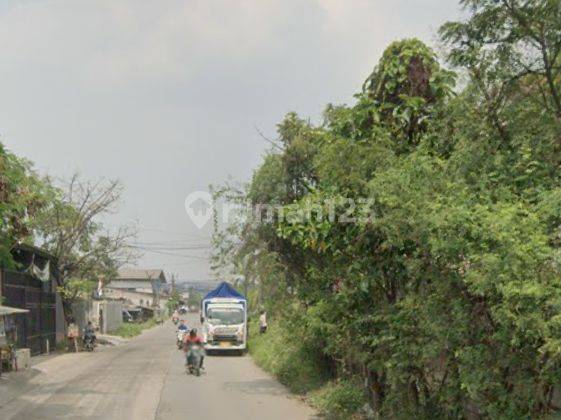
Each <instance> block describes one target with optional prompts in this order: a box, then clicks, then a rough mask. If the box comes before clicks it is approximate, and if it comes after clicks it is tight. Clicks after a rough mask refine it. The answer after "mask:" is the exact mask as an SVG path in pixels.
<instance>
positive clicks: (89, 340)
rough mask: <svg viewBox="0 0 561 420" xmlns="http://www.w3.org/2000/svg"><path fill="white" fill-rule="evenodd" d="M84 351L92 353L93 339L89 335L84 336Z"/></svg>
mask: <svg viewBox="0 0 561 420" xmlns="http://www.w3.org/2000/svg"><path fill="white" fill-rule="evenodd" d="M83 341H84V350H86V351H94V348H95V339H94V337H93V336H91V335H86V336H84V339H83Z"/></svg>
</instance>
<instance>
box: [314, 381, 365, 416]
mask: <svg viewBox="0 0 561 420" xmlns="http://www.w3.org/2000/svg"><path fill="white" fill-rule="evenodd" d="M310 403H311V404H312V406H314V407H315V408H316V409H317V410H318V411H319V413H320V414H322V415H324V416H325V417H326V418H328V419H351V418H359V416H360V415H361V409H362V408H363V407H364V405H365V404H366V399H365V398H364V390H363V388H362V386H361V384H360V383H358V382H357V381H353V380H345V379H340V380H337V381H332V382H329V383H327V384H326V385H324V386H323V387H322V388H320V389H318V390H317V391H315V392H313V393H312V394H311V395H310Z"/></svg>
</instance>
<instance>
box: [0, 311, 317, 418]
mask: <svg viewBox="0 0 561 420" xmlns="http://www.w3.org/2000/svg"><path fill="white" fill-rule="evenodd" d="M191 319H194V317H191ZM193 322H194V321H193ZM174 332H175V328H174V326H173V325H172V324H171V323H169V322H168V323H166V324H165V325H164V326H161V327H156V328H154V329H151V330H149V331H146V332H145V333H144V334H142V335H141V336H140V337H138V338H135V339H133V340H131V341H130V342H128V343H126V344H122V345H120V346H115V347H109V348H105V349H102V350H100V351H96V352H94V353H78V354H68V355H63V356H60V357H55V358H52V359H49V360H47V361H45V362H42V363H39V364H38V365H36V366H35V367H34V369H33V371H32V372H29V373H26V374H25V375H22V376H21V377H19V378H17V381H19V382H17V381H16V382H17V383H16V385H17V386H18V390H19V391H18V392H17V393H14V397H13V398H12V399H11V400H8V401H7V402H6V401H5V402H4V403H3V404H2V405H0V419H2V420H8V419H22V420H23V419H26V420H30V419H78V418H93V419H119V420H123V419H166V420H167V419H187V418H200V419H216V420H219V419H220V420H223V419H228V420H238V419H239V420H250V419H272V420H276V419H279V420H280V419H283V420H284V419H291V420H292V419H294V420H297V419H311V418H313V412H312V411H311V410H310V409H309V408H308V407H307V406H306V405H305V404H304V403H302V402H301V401H299V400H298V399H297V398H295V397H291V396H290V395H289V394H288V392H287V391H286V390H285V388H284V387H283V386H281V385H280V384H279V383H278V382H277V381H275V380H274V379H272V378H271V377H270V376H269V375H267V374H266V373H264V372H263V371H262V370H261V369H259V368H258V367H256V366H255V364H254V363H253V361H252V360H251V358H250V357H249V356H244V357H239V356H208V357H207V358H206V359H205V366H206V371H205V372H204V373H203V375H202V376H201V377H195V376H191V375H187V374H186V372H185V368H184V358H183V352H181V351H179V350H177V347H176V346H175V342H174V340H175V333H174ZM0 392H2V388H0Z"/></svg>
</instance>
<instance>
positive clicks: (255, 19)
mask: <svg viewBox="0 0 561 420" xmlns="http://www.w3.org/2000/svg"><path fill="white" fill-rule="evenodd" d="M458 16H459V7H458V5H457V2H456V1H454V0H369V1H367V0H278V1H277V0H270V1H269V0H230V1H226V0H157V1H156V0H150V1H148V0H146V1H143V0H105V1H102V0H97V1H96V0H89V1H77V0H1V1H0V135H1V137H0V141H1V142H3V143H4V144H5V145H6V146H7V147H8V148H9V149H10V150H12V151H13V152H15V153H17V154H18V155H20V156H25V157H27V158H29V159H31V160H32V161H33V162H35V165H36V167H37V169H38V170H39V172H41V173H43V174H50V175H53V176H57V177H60V176H68V175H69V174H71V173H73V172H75V171H79V172H80V173H81V174H82V175H83V176H84V177H87V178H92V179H95V178H99V177H106V178H118V179H120V180H121V181H122V183H123V184H124V186H125V188H126V191H125V194H124V196H123V200H122V203H121V206H120V209H119V213H118V214H117V215H115V216H113V217H111V218H110V219H109V220H107V223H109V224H111V225H116V224H119V223H126V222H130V221H134V222H135V223H137V224H138V227H139V239H138V241H139V242H142V243H149V244H150V245H151V246H153V247H158V246H160V245H164V246H169V247H170V248H183V247H185V248H189V247H192V246H196V247H200V246H201V245H205V244H208V243H209V239H208V238H209V237H210V230H209V229H208V228H206V229H203V230H199V229H197V228H196V227H195V226H194V225H193V223H191V221H190V220H189V219H188V217H187V215H186V213H185V210H184V200H185V197H186V196H187V195H188V194H189V193H191V192H192V191H195V190H205V189H207V187H208V185H209V184H211V183H213V184H216V183H221V182H223V181H225V180H226V179H227V178H228V177H229V176H231V177H233V178H234V179H236V180H239V181H247V180H248V179H249V177H250V176H251V173H252V171H253V170H254V169H255V168H256V167H257V165H258V164H259V162H260V161H261V158H262V156H263V153H264V152H265V151H266V150H267V149H268V144H267V143H266V142H265V141H263V140H262V139H261V138H260V137H259V135H258V134H257V133H256V131H255V128H254V127H259V128H260V130H261V131H262V132H264V133H265V134H266V135H267V136H271V137H275V124H276V123H277V122H279V120H280V119H281V118H282V117H283V115H284V114H285V113H287V112H289V111H296V112H298V113H299V114H301V115H302V116H305V117H310V118H311V119H312V120H314V121H317V120H318V117H319V115H320V114H321V112H322V110H323V108H324V106H325V104H327V103H329V102H332V103H349V102H352V95H353V94H354V93H356V92H357V91H358V90H359V89H360V86H361V84H362V81H363V80H364V79H365V77H366V76H367V75H368V74H369V73H370V72H371V70H372V68H373V67H374V65H375V64H376V62H377V60H378V58H379V57H380V55H381V53H382V51H383V49H384V47H385V46H386V45H387V44H388V43H389V42H391V41H392V40H395V39H400V38H407V37H413V36H416V37H418V38H421V39H422V40H424V41H426V42H428V43H430V44H432V45H434V44H435V43H434V40H435V39H436V36H435V34H436V30H437V28H438V26H439V25H440V24H441V23H443V22H444V21H446V20H450V19H454V18H457V17H458ZM164 252H167V253H168V254H174V255H167V254H162V253H161V249H160V252H159V253H157V252H148V253H146V254H145V255H144V256H143V257H142V258H141V259H140V261H139V262H138V265H139V266H142V267H146V268H163V269H165V270H166V271H168V272H174V273H177V274H178V275H179V278H180V279H186V280H195V279H207V278H209V277H210V270H209V264H208V262H207V261H206V260H205V259H204V256H205V253H206V251H204V250H197V251H189V250H183V249H181V250H176V249H172V250H167V251H164Z"/></svg>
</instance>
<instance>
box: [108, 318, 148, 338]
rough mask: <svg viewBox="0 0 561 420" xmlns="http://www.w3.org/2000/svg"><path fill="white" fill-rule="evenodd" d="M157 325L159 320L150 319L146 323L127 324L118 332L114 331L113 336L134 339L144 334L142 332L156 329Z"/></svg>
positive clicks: (122, 325)
mask: <svg viewBox="0 0 561 420" xmlns="http://www.w3.org/2000/svg"><path fill="white" fill-rule="evenodd" d="M156 325H158V320H157V319H156V318H149V319H147V320H146V321H144V322H125V323H124V324H121V326H120V327H119V328H118V329H117V330H115V331H113V332H112V333H111V335H116V336H119V337H123V338H132V337H136V336H137V335H140V334H142V331H144V330H147V329H150V328H152V327H155V326H156Z"/></svg>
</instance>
